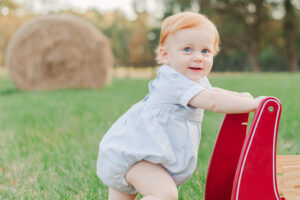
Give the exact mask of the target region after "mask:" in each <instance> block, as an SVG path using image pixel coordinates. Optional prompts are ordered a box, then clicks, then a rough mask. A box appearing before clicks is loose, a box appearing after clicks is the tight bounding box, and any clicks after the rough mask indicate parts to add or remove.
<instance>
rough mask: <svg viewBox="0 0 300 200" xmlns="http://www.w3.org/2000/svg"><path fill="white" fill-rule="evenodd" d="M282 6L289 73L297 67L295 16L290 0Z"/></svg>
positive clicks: (286, 0)
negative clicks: (283, 9) (283, 8)
mask: <svg viewBox="0 0 300 200" xmlns="http://www.w3.org/2000/svg"><path fill="white" fill-rule="evenodd" d="M284 6H285V11H286V14H285V17H284V22H283V30H284V34H285V36H284V38H285V55H286V56H285V57H286V63H287V68H288V70H289V71H298V70H299V65H298V63H297V55H296V51H295V38H296V31H297V30H296V22H297V19H296V17H297V16H296V15H295V13H294V8H293V5H292V4H291V1H290V0H285V2H284Z"/></svg>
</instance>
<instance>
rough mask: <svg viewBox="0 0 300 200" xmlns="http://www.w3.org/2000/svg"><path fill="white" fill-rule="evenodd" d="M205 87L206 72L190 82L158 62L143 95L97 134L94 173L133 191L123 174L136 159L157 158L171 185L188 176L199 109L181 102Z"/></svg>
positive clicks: (196, 139) (196, 141) (112, 184)
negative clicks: (141, 98) (157, 67)
mask: <svg viewBox="0 0 300 200" xmlns="http://www.w3.org/2000/svg"><path fill="white" fill-rule="evenodd" d="M205 89H211V85H210V83H209V81H208V79H207V78H206V77H205V78H203V79H202V80H200V82H195V81H192V80H190V79H189V78H187V77H186V76H184V75H183V74H181V73H179V72H177V71H175V70H174V69H173V68H171V67H169V66H167V65H163V66H162V67H160V68H159V71H158V76H157V77H156V79H154V80H152V81H151V82H150V83H149V94H148V95H147V96H146V97H145V99H143V100H142V101H140V102H138V103H137V104H135V105H133V106H132V107H131V108H130V109H129V110H128V111H127V112H126V113H125V114H124V115H123V116H121V117H120V118H119V119H118V120H117V121H116V122H115V123H114V124H113V126H112V127H111V128H110V129H109V130H108V132H107V133H106V134H105V136H104V137H103V139H102V140H101V142H100V145H99V154H98V161H97V175H98V176H99V177H100V179H101V180H102V182H103V183H104V184H105V185H107V186H109V187H111V188H112V189H114V190H117V191H120V192H123V193H129V194H135V193H136V190H135V188H134V187H133V186H131V185H129V184H128V183H127V182H126V180H125V178H124V177H125V175H126V173H127V172H128V170H129V169H130V168H131V167H132V166H133V165H134V164H135V163H136V162H138V161H141V160H147V161H150V162H152V163H159V164H161V165H162V166H163V167H165V168H166V170H167V171H168V172H169V174H170V175H171V177H172V178H173V180H174V182H175V184H176V185H180V184H183V183H184V182H185V181H186V180H188V179H189V178H190V177H191V176H192V174H193V172H194V170H195V168H196V165H197V155H198V147H199V143H200V139H201V122H202V117H203V110H202V109H195V108H192V107H191V106H188V105H187V104H188V102H189V101H190V100H191V98H192V97H194V96H195V95H196V94H198V93H199V92H201V91H202V90H205Z"/></svg>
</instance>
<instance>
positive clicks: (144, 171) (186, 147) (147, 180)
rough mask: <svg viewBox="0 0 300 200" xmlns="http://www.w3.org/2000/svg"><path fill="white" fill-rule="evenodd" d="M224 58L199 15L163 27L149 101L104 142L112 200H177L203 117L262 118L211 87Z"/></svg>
mask: <svg viewBox="0 0 300 200" xmlns="http://www.w3.org/2000/svg"><path fill="white" fill-rule="evenodd" d="M218 51H219V34H218V31H217V29H216V27H215V25H214V24H213V23H212V22H211V21H210V20H209V19H208V18H206V17H205V16H203V15H201V14H199V13H192V12H183V13H179V14H175V15H173V16H170V17H168V18H166V19H165V20H164V21H163V23H162V29H161V37H160V43H159V46H158V48H157V56H158V61H159V62H160V63H161V64H163V65H162V66H161V67H160V68H159V70H158V75H157V77H156V79H154V80H152V81H151V82H150V83H149V93H148V95H147V96H146V97H145V98H144V99H143V100H142V101H140V102H138V103H137V104H135V105H133V106H132V107H131V108H130V109H129V110H128V111H127V112H126V113H125V114H124V115H123V116H121V117H120V118H119V119H118V120H117V122H115V123H114V124H113V126H112V127H111V128H110V129H109V130H108V132H107V133H106V135H105V136H104V137H103V139H102V141H101V142H100V145H99V146H100V150H99V155H98V162H97V174H98V176H99V177H100V179H101V180H102V181H103V183H104V184H106V185H107V186H108V187H109V200H134V199H136V197H137V194H138V193H141V194H142V195H143V198H142V199H143V200H173V199H174V200H175V199H178V191H177V187H176V186H178V185H181V184H183V183H184V182H185V181H187V180H188V179H189V178H190V177H191V176H192V174H193V172H194V170H195V168H196V164H197V156H198V155H197V154H198V148H199V143H200V139H201V122H202V118H203V110H210V111H213V112H219V113H247V112H250V111H255V109H256V108H257V107H258V105H259V103H260V101H261V100H262V99H263V98H264V97H258V98H253V97H252V96H251V95H250V94H249V93H238V92H232V91H228V90H223V89H220V88H215V87H212V86H211V85H210V83H209V81H208V79H207V75H208V74H209V72H210V71H211V68H212V65H213V57H214V55H216V54H217V53H218Z"/></svg>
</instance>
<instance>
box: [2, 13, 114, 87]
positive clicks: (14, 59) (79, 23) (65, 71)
mask: <svg viewBox="0 0 300 200" xmlns="http://www.w3.org/2000/svg"><path fill="white" fill-rule="evenodd" d="M5 64H6V66H7V67H8V68H9V71H10V74H11V77H12V80H13V81H14V83H15V84H16V86H17V87H18V88H19V89H21V90H51V89H59V88H82V87H83V88H95V89H96V88H100V87H101V86H102V85H103V84H107V83H109V82H110V80H111V70H112V65H113V55H112V52H111V48H110V45H109V41H108V39H107V38H106V37H105V36H104V35H103V34H102V33H101V32H100V31H98V30H97V29H96V28H95V27H94V26H93V25H92V24H90V23H88V22H86V21H84V20H82V19H80V18H79V17H76V16H71V15H48V16H41V17H37V18H34V19H32V20H30V21H28V22H26V23H25V24H23V25H22V26H21V27H20V28H19V29H18V30H17V32H16V33H15V34H14V36H13V37H12V39H11V41H10V43H9V45H8V48H7V54H6V58H5Z"/></svg>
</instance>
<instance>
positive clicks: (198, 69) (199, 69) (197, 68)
mask: <svg viewBox="0 0 300 200" xmlns="http://www.w3.org/2000/svg"><path fill="white" fill-rule="evenodd" d="M189 69H190V70H193V71H201V70H203V68H201V67H189Z"/></svg>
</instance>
